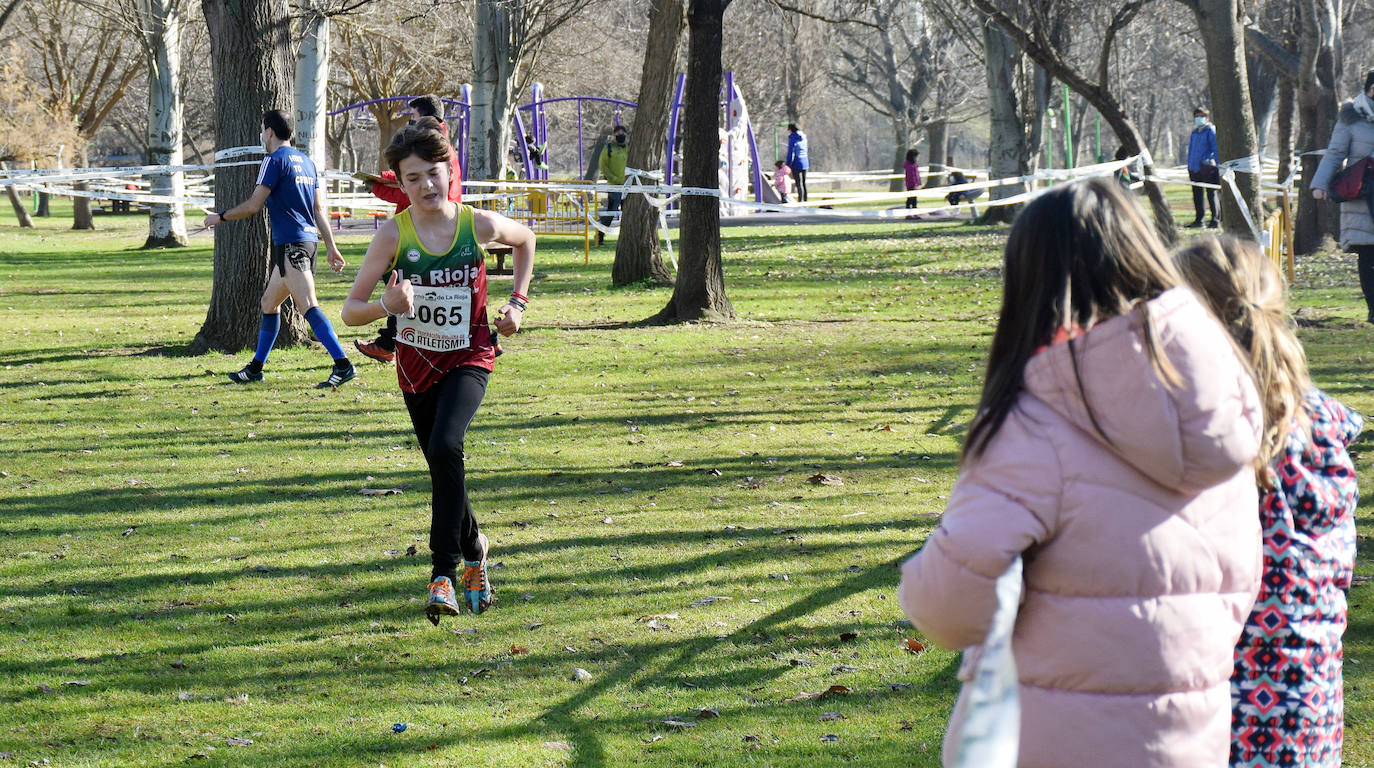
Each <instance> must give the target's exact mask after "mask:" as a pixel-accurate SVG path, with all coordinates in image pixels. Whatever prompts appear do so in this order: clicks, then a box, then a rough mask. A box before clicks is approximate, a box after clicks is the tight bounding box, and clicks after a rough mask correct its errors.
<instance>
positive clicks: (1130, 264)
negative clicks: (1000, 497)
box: [963, 179, 1181, 459]
mask: <svg viewBox="0 0 1374 768" xmlns="http://www.w3.org/2000/svg"><path fill="white" fill-rule="evenodd" d="M1180 283H1181V280H1180V278H1179V276H1178V272H1176V271H1175V269H1174V265H1173V262H1172V260H1171V259H1170V258H1169V254H1168V251H1166V250H1165V249H1164V244H1163V243H1161V242H1160V240H1159V237H1157V236H1156V235H1155V233H1154V229H1153V228H1152V227H1151V226H1150V225H1149V224H1148V223H1147V222H1146V219H1145V213H1144V212H1143V211H1142V210H1141V209H1140V206H1139V205H1137V204H1136V202H1135V200H1133V199H1131V198H1130V197H1129V196H1127V195H1126V194H1125V193H1124V192H1122V191H1121V188H1120V185H1119V184H1116V183H1115V182H1113V181H1110V180H1107V179H1087V180H1083V181H1074V182H1070V183H1067V184H1063V185H1060V186H1058V187H1056V188H1054V189H1052V190H1050V191H1048V192H1046V193H1045V194H1043V195H1041V196H1040V197H1038V198H1036V199H1035V200H1033V201H1032V202H1031V203H1030V204H1028V205H1027V206H1026V207H1025V209H1024V210H1022V211H1021V214H1020V215H1019V216H1018V217H1017V218H1016V223H1015V224H1014V225H1013V226H1012V228H1011V235H1010V237H1009V238H1008V239H1007V249H1006V254H1005V257H1004V260H1003V275H1002V314H1001V316H1000V317H999V318H998V320H997V330H996V332H995V333H993V336H992V348H991V349H990V350H989V352H988V368H987V374H986V377H985V378H984V380H983V395H982V397H981V399H980V400H979V403H978V413H977V415H975V416H974V417H973V422H972V423H971V424H970V425H969V431H968V438H967V439H966V440H965V441H964V453H963V458H965V459H967V458H969V457H970V456H977V455H978V454H980V453H982V451H983V449H984V448H986V447H987V444H988V441H990V440H992V438H993V436H994V435H996V434H997V431H998V430H999V429H1001V427H1002V423H1003V422H1005V421H1006V419H1007V414H1008V413H1010V412H1011V409H1012V406H1013V405H1015V403H1016V398H1017V396H1018V395H1019V394H1020V393H1021V389H1022V386H1023V380H1024V379H1023V376H1024V372H1025V368H1026V362H1027V361H1029V360H1030V358H1031V356H1032V355H1034V354H1035V351H1036V349H1038V348H1040V347H1041V346H1043V345H1045V344H1048V343H1050V341H1051V339H1052V338H1053V337H1054V333H1055V331H1056V329H1058V328H1060V327H1074V326H1076V327H1079V328H1082V329H1084V330H1086V329H1088V328H1091V327H1092V326H1093V325H1096V324H1097V323H1100V322H1102V321H1104V320H1107V319H1109V318H1112V317H1116V316H1117V315H1123V314H1126V313H1128V312H1131V311H1133V310H1137V308H1138V311H1139V314H1140V317H1141V319H1142V322H1143V324H1144V327H1145V338H1146V348H1147V350H1148V353H1149V355H1150V359H1151V360H1152V362H1153V363H1154V366H1155V368H1156V370H1158V371H1159V372H1160V374H1161V376H1162V377H1163V378H1164V379H1165V380H1166V381H1168V382H1169V383H1172V384H1176V383H1177V374H1176V373H1175V372H1174V370H1173V368H1172V366H1170V365H1169V363H1168V361H1167V360H1165V359H1163V356H1162V355H1161V354H1160V353H1159V349H1158V346H1157V344H1156V341H1155V339H1154V331H1153V329H1152V328H1151V326H1150V322H1149V315H1148V314H1147V313H1146V312H1145V311H1144V305H1143V302H1145V301H1148V300H1150V299H1153V298H1155V297H1156V296H1158V295H1159V294H1161V293H1163V292H1164V291H1166V290H1168V289H1170V288H1173V287H1174V286H1176V285H1179V284H1180ZM1069 352H1070V354H1071V355H1073V360H1074V375H1075V377H1078V376H1079V371H1078V367H1077V355H1076V354H1075V350H1074V345H1073V343H1072V342H1070V346H1069ZM1079 390H1080V392H1081V391H1082V380H1081V378H1079ZM1085 402H1086V398H1085ZM1088 412H1089V416H1090V417H1091V418H1092V419H1093V422H1094V425H1096V417H1092V409H1091V407H1089V411H1088ZM1098 431H1099V432H1101V430H1100V429H1099V430H1098Z"/></svg>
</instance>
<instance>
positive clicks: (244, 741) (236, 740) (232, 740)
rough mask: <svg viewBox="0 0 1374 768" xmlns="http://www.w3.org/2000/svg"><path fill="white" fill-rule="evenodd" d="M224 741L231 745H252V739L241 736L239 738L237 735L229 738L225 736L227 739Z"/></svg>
mask: <svg viewBox="0 0 1374 768" xmlns="http://www.w3.org/2000/svg"><path fill="white" fill-rule="evenodd" d="M224 743H225V744H228V745H229V746H231V747H251V746H253V740H252V739H241V738H239V737H238V736H230V737H229V738H227V739H225V740H224Z"/></svg>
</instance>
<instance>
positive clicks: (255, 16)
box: [190, 0, 307, 355]
mask: <svg viewBox="0 0 1374 768" xmlns="http://www.w3.org/2000/svg"><path fill="white" fill-rule="evenodd" d="M201 7H202V8H203V10H204V13H205V22H206V24H207V25H208V27H209V30H210V63H211V66H212V68H213V71H214V90H215V146H217V147H223V148H227V147H240V146H251V145H254V144H257V143H258V141H259V138H258V134H259V132H260V129H261V120H262V113H263V110H265V109H281V110H285V111H286V112H287V113H288V114H289V113H290V112H291V111H292V109H293V104H292V101H293V98H292V97H293V90H292V85H293V83H292V79H293V77H292V76H293V66H292V61H291V56H290V44H289V43H290V22H289V17H288V15H287V13H288V9H287V7H286V6H285V5H284V4H283V3H280V2H275V1H274V0H201ZM256 171H257V169H256V168H254V167H253V166H252V165H245V166H229V167H220V168H219V169H217V170H216V172H215V206H216V210H224V209H226V208H229V207H231V206H234V205H237V204H238V203H239V202H241V201H243V200H246V199H247V198H248V197H249V195H251V194H252V192H253V188H254V186H255V180H256V178H257V176H256ZM270 242H271V241H270V239H269V238H268V232H267V219H266V217H265V216H263V214H261V213H258V214H256V215H254V216H253V217H251V218H248V219H241V220H238V221H230V222H225V223H223V224H221V225H219V226H218V227H215V258H214V282H213V285H212V287H211V291H210V307H209V309H208V310H207V312H206V315H205V323H204V324H203V325H201V328H200V331H199V332H198V333H197V334H196V337H195V339H194V340H193V341H192V342H191V346H190V353H191V354H193V355H199V354H203V353H205V352H207V351H209V350H211V349H217V350H220V351H223V352H237V351H238V350H240V349H243V348H244V347H245V346H247V345H248V344H250V343H251V342H252V340H253V339H254V337H255V336H256V334H257V330H258V326H259V324H260V322H261V318H262V315H261V313H260V310H259V297H260V296H261V295H262V290H263V287H264V286H265V285H266V284H267V269H268V259H267V253H268V246H269V244H270ZM292 309H294V308H293V307H292V306H291V304H290V303H288V304H286V305H283V307H282V317H281V331H279V332H278V335H277V343H278V344H283V343H286V344H291V343H300V342H302V341H304V340H305V339H306V338H307V336H306V332H305V323H304V322H303V320H302V319H301V317H300V314H299V313H298V312H295V311H292Z"/></svg>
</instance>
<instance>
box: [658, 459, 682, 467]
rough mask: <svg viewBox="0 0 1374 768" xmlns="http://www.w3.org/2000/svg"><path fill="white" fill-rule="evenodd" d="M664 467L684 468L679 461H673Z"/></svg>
mask: <svg viewBox="0 0 1374 768" xmlns="http://www.w3.org/2000/svg"><path fill="white" fill-rule="evenodd" d="M663 466H665V467H680V466H682V462H680V461H677V460H673V461H670V462H668V463H667V464H664V465H663Z"/></svg>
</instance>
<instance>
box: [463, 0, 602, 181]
mask: <svg viewBox="0 0 1374 768" xmlns="http://www.w3.org/2000/svg"><path fill="white" fill-rule="evenodd" d="M595 2H596V0H476V3H477V7H476V13H475V17H476V18H475V29H474V32H473V38H472V101H473V103H472V109H471V112H472V131H471V140H472V142H473V146H472V147H471V150H470V151H469V152H468V164H469V165H470V166H471V167H470V168H469V169H468V173H469V178H474V179H495V178H502V177H503V176H504V175H505V170H506V150H507V148H508V147H510V146H511V134H510V117H511V109H512V107H513V105H514V103H515V102H514V99H515V94H516V93H519V92H520V91H523V90H524V89H525V88H526V87H528V86H529V84H530V83H531V82H532V80H531V77H530V76H531V70H532V68H533V64H534V62H535V61H536V60H537V59H538V57H539V54H540V52H541V51H542V49H543V47H544V45H545V42H546V40H548V39H549V38H550V37H552V36H553V34H554V32H555V31H556V30H558V29H559V28H560V27H562V26H564V25H565V24H567V23H569V22H570V21H572V20H573V19H575V18H576V17H577V16H578V15H579V14H581V13H582V12H583V11H584V10H586V9H587V8H589V7H591V6H592V5H593V4H594V3H595Z"/></svg>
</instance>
